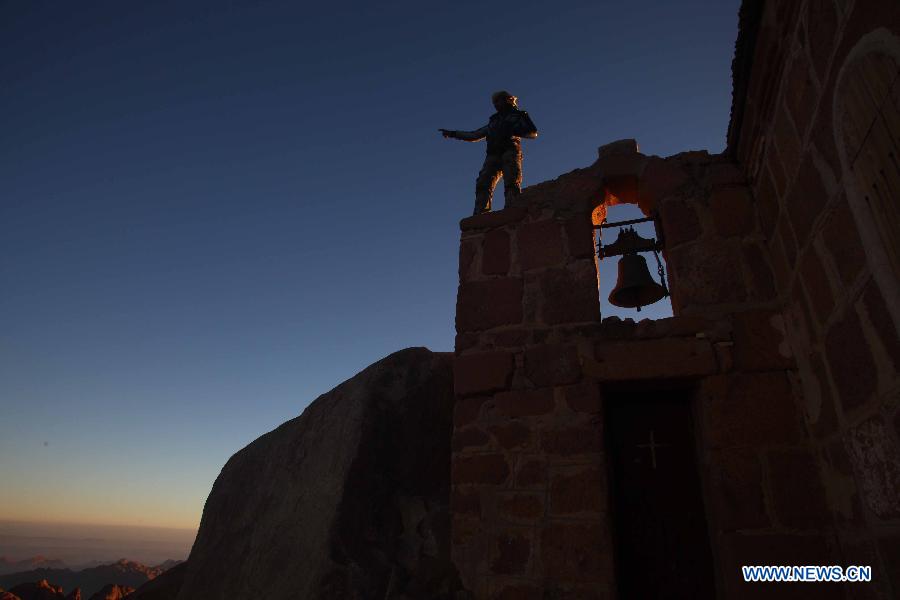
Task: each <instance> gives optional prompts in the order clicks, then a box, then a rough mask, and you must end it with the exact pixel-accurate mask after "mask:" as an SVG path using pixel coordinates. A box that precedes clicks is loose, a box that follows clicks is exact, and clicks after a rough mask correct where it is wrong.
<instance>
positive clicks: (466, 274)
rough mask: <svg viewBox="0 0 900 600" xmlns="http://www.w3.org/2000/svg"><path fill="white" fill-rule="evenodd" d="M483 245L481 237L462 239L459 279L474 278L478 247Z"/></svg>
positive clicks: (467, 279)
mask: <svg viewBox="0 0 900 600" xmlns="http://www.w3.org/2000/svg"><path fill="white" fill-rule="evenodd" d="M480 245H481V238H475V239H467V240H462V241H461V242H460V244H459V280H460V281H469V280H470V279H472V265H473V263H474V262H475V257H476V256H478V247H479V246H480Z"/></svg>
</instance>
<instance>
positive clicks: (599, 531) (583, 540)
mask: <svg viewBox="0 0 900 600" xmlns="http://www.w3.org/2000/svg"><path fill="white" fill-rule="evenodd" d="M610 545H611V540H610V533H609V531H608V529H606V528H604V527H602V526H601V525H599V524H595V523H567V522H556V521H551V522H548V523H547V524H546V525H545V526H544V527H543V529H542V530H541V550H540V555H541V568H542V573H541V574H542V575H543V576H544V577H548V578H552V579H555V580H561V581H567V582H568V581H572V582H576V581H598V580H600V581H602V580H608V579H609V578H611V576H612V549H611V548H610Z"/></svg>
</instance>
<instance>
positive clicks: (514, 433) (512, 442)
mask: <svg viewBox="0 0 900 600" xmlns="http://www.w3.org/2000/svg"><path fill="white" fill-rule="evenodd" d="M488 431H489V432H490V434H491V435H492V436H494V439H495V440H497V443H498V444H500V447H501V448H505V449H507V450H509V449H512V448H526V447H528V446H530V445H531V430H530V429H528V427H526V426H525V425H523V424H522V423H520V422H518V421H512V422H510V423H503V424H501V425H494V426H492V427H489V428H488Z"/></svg>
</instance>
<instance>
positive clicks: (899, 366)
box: [862, 279, 900, 373]
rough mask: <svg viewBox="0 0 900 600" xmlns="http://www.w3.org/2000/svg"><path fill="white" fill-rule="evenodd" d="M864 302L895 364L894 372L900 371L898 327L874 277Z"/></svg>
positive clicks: (870, 281) (867, 289) (879, 336)
mask: <svg viewBox="0 0 900 600" xmlns="http://www.w3.org/2000/svg"><path fill="white" fill-rule="evenodd" d="M862 303H863V307H864V308H865V310H866V314H867V316H868V317H869V322H870V323H871V324H872V327H873V329H874V330H875V334H876V335H877V336H878V340H879V341H880V342H881V347H882V348H884V350H885V354H886V357H887V359H888V361H890V362H891V364H893V366H894V372H895V373H897V372H900V338H898V337H897V328H896V327H895V326H894V320H893V318H892V317H891V314H890V312H888V307H887V303H885V301H884V296H883V295H882V294H881V289H880V288H879V287H878V284H877V283H876V282H875V280H874V279H871V280H869V283H867V284H866V287H865V289H864V290H863V295H862Z"/></svg>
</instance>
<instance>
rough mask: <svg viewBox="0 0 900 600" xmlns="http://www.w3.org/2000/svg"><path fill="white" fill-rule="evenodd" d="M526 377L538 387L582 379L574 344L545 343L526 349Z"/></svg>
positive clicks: (564, 383)
mask: <svg viewBox="0 0 900 600" xmlns="http://www.w3.org/2000/svg"><path fill="white" fill-rule="evenodd" d="M525 377H527V378H528V379H529V380H530V381H531V382H532V383H533V384H534V385H536V386H538V387H549V386H554V385H566V384H569V383H575V382H576V381H578V380H579V379H581V364H580V363H579V360H578V352H577V351H576V349H575V347H574V346H564V345H562V344H544V345H541V346H534V347H533V348H529V349H528V350H526V351H525Z"/></svg>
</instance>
